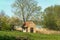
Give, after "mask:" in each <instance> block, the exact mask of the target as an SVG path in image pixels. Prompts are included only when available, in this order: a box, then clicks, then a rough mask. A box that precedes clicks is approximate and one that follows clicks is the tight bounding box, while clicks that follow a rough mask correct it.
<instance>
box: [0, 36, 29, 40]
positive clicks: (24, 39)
mask: <svg viewBox="0 0 60 40" xmlns="http://www.w3.org/2000/svg"><path fill="white" fill-rule="evenodd" d="M0 40H30V39H29V38H28V37H19V36H17V37H9V36H0Z"/></svg>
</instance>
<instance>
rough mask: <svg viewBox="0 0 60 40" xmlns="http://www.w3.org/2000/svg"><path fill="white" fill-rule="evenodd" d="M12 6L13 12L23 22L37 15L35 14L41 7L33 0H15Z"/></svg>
mask: <svg viewBox="0 0 60 40" xmlns="http://www.w3.org/2000/svg"><path fill="white" fill-rule="evenodd" d="M13 8H14V13H15V14H16V15H17V16H19V17H20V18H21V19H23V22H26V21H28V20H29V19H31V18H32V17H33V16H34V17H35V16H37V15H36V14H39V13H40V9H41V7H40V6H38V5H37V2H36V1H35V0H15V3H13Z"/></svg>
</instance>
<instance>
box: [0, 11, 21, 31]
mask: <svg viewBox="0 0 60 40" xmlns="http://www.w3.org/2000/svg"><path fill="white" fill-rule="evenodd" d="M20 25H22V20H20V19H19V18H17V17H14V16H12V17H9V16H8V15H6V14H5V12H4V11H1V12H0V30H3V31H4V30H14V26H20Z"/></svg>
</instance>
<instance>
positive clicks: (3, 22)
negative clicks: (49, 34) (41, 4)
mask: <svg viewBox="0 0 60 40" xmlns="http://www.w3.org/2000/svg"><path fill="white" fill-rule="evenodd" d="M40 15H41V14H40ZM32 21H33V22H34V23H35V24H36V25H40V26H41V25H43V27H45V28H49V29H53V30H60V5H55V6H50V7H47V8H46V9H45V10H44V11H43V15H42V18H41V19H40V20H39V19H37V20H32ZM21 25H23V21H22V20H21V19H20V18H18V17H16V16H12V17H9V16H8V15H6V14H5V12H4V11H1V12H0V30H12V29H13V26H19V27H20V26H21Z"/></svg>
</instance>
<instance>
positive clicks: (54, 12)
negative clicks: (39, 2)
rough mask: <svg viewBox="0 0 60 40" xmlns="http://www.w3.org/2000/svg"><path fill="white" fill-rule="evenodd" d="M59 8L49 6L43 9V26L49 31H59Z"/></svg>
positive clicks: (57, 6)
mask: <svg viewBox="0 0 60 40" xmlns="http://www.w3.org/2000/svg"><path fill="white" fill-rule="evenodd" d="M59 10H60V6H59V5H55V6H50V7H48V8H46V9H45V11H44V12H45V14H44V26H45V27H47V28H49V29H54V30H60V21H59V20H60V18H59V17H60V15H59V14H60V11H59Z"/></svg>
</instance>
